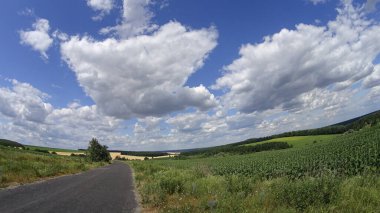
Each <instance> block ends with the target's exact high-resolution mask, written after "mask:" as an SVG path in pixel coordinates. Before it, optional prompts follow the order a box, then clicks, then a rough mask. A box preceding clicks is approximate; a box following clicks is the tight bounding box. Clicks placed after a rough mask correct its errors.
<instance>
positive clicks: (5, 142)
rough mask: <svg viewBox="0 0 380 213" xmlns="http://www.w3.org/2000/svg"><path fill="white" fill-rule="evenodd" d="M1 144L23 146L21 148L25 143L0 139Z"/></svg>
mask: <svg viewBox="0 0 380 213" xmlns="http://www.w3.org/2000/svg"><path fill="white" fill-rule="evenodd" d="M0 145H2V146H10V147H21V148H23V147H24V145H22V144H21V143H18V142H16V141H11V140H7V139H0Z"/></svg>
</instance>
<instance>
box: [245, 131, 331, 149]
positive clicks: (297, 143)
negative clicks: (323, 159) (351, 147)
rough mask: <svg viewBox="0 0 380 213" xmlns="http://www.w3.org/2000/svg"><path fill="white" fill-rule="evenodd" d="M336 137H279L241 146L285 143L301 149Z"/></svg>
mask: <svg viewBox="0 0 380 213" xmlns="http://www.w3.org/2000/svg"><path fill="white" fill-rule="evenodd" d="M337 136H339V134H334V135H308V136H292V137H281V138H274V139H270V140H266V141H262V142H256V143H250V144H244V145H241V146H255V145H258V144H263V143H270V142H286V143H288V144H289V145H292V146H293V147H303V146H307V145H313V144H316V143H328V142H330V141H331V139H333V138H335V137H337Z"/></svg>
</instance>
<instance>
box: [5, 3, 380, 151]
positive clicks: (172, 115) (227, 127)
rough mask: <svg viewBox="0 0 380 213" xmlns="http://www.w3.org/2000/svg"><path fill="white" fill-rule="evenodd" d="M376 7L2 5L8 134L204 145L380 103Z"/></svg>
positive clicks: (138, 144) (132, 144)
mask: <svg viewBox="0 0 380 213" xmlns="http://www.w3.org/2000/svg"><path fill="white" fill-rule="evenodd" d="M377 3H378V1H377V0H368V1H349V0H344V1H343V0H342V1H339V0H295V1H274V0H270V1H249V0H239V1H227V0H209V1H201V0H193V1H174V0H162V1H160V0H124V1H123V0H80V1H76V0H75V1H74V0H73V1H48V0H38V1H37V0H36V1H34V0H31V1H6V2H4V3H3V5H4V6H3V7H1V8H0V16H1V17H0V26H1V27H2V33H1V34H0V47H1V49H0V70H1V72H0V77H1V79H0V103H2V106H0V137H3V138H8V139H13V140H17V141H20V142H23V143H26V144H34V145H45V146H53V147H65V148H83V147H85V146H86V144H87V142H88V140H90V139H91V137H97V138H99V139H100V141H101V142H103V143H105V144H107V145H108V146H109V147H111V148H114V149H116V148H117V149H127V150H128V149H130V150H160V149H178V148H194V147H205V146H213V145H220V144H225V143H230V142H235V141H239V140H244V139H246V138H249V137H259V136H263V135H269V134H273V133H278V132H282V131H288V130H293V129H304V128H313V127H319V126H322V125H327V124H331V123H333V122H338V121H341V120H344V119H349V118H352V117H353V116H357V115H361V114H363V113H368V112H371V111H373V110H377V109H378V107H377V106H378V103H379V97H380V89H379V86H378V85H379V84H380V68H379V65H378V63H379V61H378V57H379V56H378V55H379V53H380V45H379V43H380V42H378V41H379V39H380V37H379V35H380V34H377V32H380V25H379V24H378V20H379V12H378V10H377V9H376V7H378V5H377Z"/></svg>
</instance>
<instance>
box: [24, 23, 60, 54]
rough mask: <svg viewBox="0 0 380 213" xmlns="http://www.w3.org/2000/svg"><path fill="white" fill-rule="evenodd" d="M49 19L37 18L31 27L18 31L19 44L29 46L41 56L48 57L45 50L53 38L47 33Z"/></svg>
mask: <svg viewBox="0 0 380 213" xmlns="http://www.w3.org/2000/svg"><path fill="white" fill-rule="evenodd" d="M49 30H50V26H49V21H48V20H46V19H42V18H40V19H37V20H36V22H35V23H34V24H33V28H32V29H29V30H21V31H20V32H19V34H20V39H21V44H24V45H28V46H31V47H32V49H33V50H35V51H38V52H39V53H40V54H41V56H42V58H44V59H48V55H47V54H46V51H47V50H48V49H49V48H50V46H51V45H52V44H53V39H52V38H51V37H50V35H49Z"/></svg>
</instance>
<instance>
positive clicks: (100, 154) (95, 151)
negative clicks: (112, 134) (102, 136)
mask: <svg viewBox="0 0 380 213" xmlns="http://www.w3.org/2000/svg"><path fill="white" fill-rule="evenodd" d="M107 148H108V147H107V146H104V145H101V144H100V143H99V142H98V140H97V139H96V138H93V139H92V140H91V141H90V143H89V145H88V149H87V155H88V158H89V159H90V160H91V161H93V162H99V161H106V162H110V161H111V159H112V158H111V155H110V153H109V152H108V150H107Z"/></svg>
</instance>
